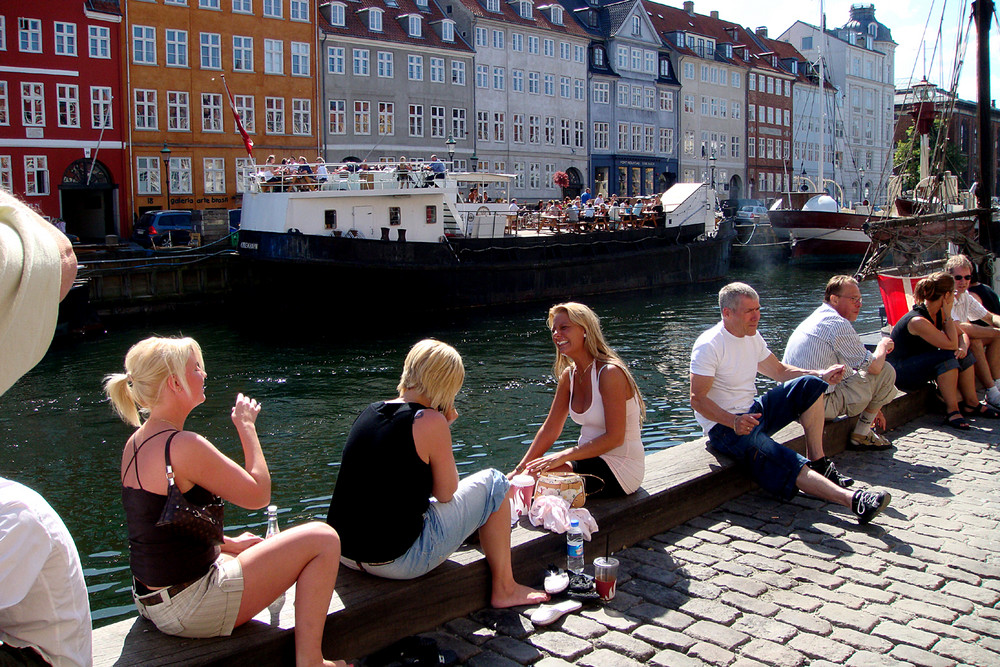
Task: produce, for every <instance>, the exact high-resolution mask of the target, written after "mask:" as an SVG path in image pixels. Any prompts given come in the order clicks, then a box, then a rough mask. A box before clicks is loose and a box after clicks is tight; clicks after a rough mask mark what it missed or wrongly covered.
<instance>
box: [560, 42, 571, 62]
mask: <svg viewBox="0 0 1000 667" xmlns="http://www.w3.org/2000/svg"><path fill="white" fill-rule="evenodd" d="M572 57H573V50H572V49H571V48H570V43H569V42H559V58H560V59H562V60H571V59H572Z"/></svg>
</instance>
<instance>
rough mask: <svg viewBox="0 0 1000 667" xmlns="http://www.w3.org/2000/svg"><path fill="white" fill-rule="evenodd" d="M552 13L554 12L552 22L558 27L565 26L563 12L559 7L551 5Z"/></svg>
mask: <svg viewBox="0 0 1000 667" xmlns="http://www.w3.org/2000/svg"><path fill="white" fill-rule="evenodd" d="M549 7H550V11H551V12H552V22H553V23H555V24H556V25H562V24H563V10H562V7H560V6H559V5H555V4H553V5H549Z"/></svg>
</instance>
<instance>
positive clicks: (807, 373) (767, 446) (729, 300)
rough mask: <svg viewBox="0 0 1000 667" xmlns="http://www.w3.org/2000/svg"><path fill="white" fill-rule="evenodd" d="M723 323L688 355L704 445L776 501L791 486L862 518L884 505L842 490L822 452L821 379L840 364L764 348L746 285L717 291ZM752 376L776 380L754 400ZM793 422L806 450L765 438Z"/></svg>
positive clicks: (830, 379) (832, 378)
mask: <svg viewBox="0 0 1000 667" xmlns="http://www.w3.org/2000/svg"><path fill="white" fill-rule="evenodd" d="M719 308H720V309H721V310H722V321H721V322H719V323H718V324H716V325H715V326H714V327H712V328H711V329H709V330H708V331H705V332H704V333H702V334H701V335H700V336H698V339H697V340H696V341H695V344H694V349H693V350H692V352H691V407H692V408H693V409H694V412H695V417H696V418H697V420H698V423H699V424H701V427H702V429H703V430H704V432H705V435H706V436H708V445H709V447H710V448H711V449H714V450H715V451H717V452H719V453H721V454H724V455H726V456H728V457H730V458H732V459H734V460H735V461H736V462H737V463H739V464H740V465H742V466H743V467H745V468H748V469H749V472H750V474H751V476H752V477H753V480H754V481H755V482H757V484H759V485H760V486H761V487H762V488H764V489H765V490H767V491H769V492H770V493H773V494H774V495H776V496H778V497H779V498H781V499H782V500H791V499H792V498H793V497H794V496H795V494H796V493H797V492H798V491H802V492H804V493H808V494H809V495H811V496H815V497H817V498H821V499H822V500H826V501H827V502H832V503H837V504H839V505H843V506H844V507H848V508H850V509H851V511H852V512H853V513H854V514H855V516H857V518H858V522H859V523H868V522H869V521H871V520H872V519H873V518H874V517H875V516H876V515H878V514H879V512H881V511H882V510H883V509H885V507H886V506H887V505H888V504H889V500H890V496H889V494H888V493H887V492H885V491H876V490H867V491H864V490H858V491H855V492H854V493H853V494H852V493H851V492H850V491H848V490H847V487H849V486H851V485H852V484H854V480H853V479H851V478H849V477H845V476H843V475H841V474H840V473H839V472H838V471H837V469H836V468H835V467H834V465H833V463H832V462H830V461H829V459H827V458H826V457H825V456H824V455H823V426H824V420H823V395H824V393H825V392H826V387H827V383H837V382H840V380H841V378H843V375H844V366H843V365H842V364H835V365H833V366H830V367H829V368H826V369H823V370H806V369H803V368H797V367H795V366H789V365H788V364H784V363H782V362H780V361H778V358H777V357H775V356H774V354H773V353H772V352H771V351H770V350H769V349H768V348H767V343H765V342H764V338H763V337H762V336H761V335H760V332H758V331H757V324H758V322H759V321H760V298H759V297H758V296H757V292H756V291H754V289H753V288H752V287H750V286H749V285H747V284H745V283H730V284H729V285H726V286H725V287H723V288H722V289H721V290H720V291H719ZM757 373H761V374H763V375H766V376H767V377H769V378H771V379H773V380H776V381H778V382H779V383H780V384H779V385H778V386H776V387H774V388H773V389H771V390H770V391H768V392H767V393H766V394H764V395H763V396H761V397H760V398H757V397H756V390H755V387H754V380H755V379H756V377H757ZM794 420H798V421H799V423H800V424H802V429H803V430H804V431H805V438H806V453H807V454H808V455H809V459H813V460H812V461H810V460H809V459H807V458H806V457H804V456H802V455H801V454H799V453H798V452H795V451H793V450H791V449H789V448H788V447H785V446H783V445H780V444H778V443H777V442H775V441H774V440H773V439H772V438H771V435H772V434H774V433H776V432H777V431H778V430H779V429H781V428H784V427H785V426H786V425H788V424H789V423H791V422H792V421H794Z"/></svg>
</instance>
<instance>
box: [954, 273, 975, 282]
mask: <svg viewBox="0 0 1000 667" xmlns="http://www.w3.org/2000/svg"><path fill="white" fill-rule="evenodd" d="M953 277H954V278H955V280H971V279H972V274H971V273H970V274H968V275H965V276H953Z"/></svg>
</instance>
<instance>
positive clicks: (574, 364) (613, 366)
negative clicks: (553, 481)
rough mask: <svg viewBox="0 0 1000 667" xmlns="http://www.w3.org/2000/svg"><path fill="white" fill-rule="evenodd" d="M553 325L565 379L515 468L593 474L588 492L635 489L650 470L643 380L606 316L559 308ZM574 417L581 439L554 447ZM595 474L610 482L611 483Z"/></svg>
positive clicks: (574, 306) (552, 314)
mask: <svg viewBox="0 0 1000 667" xmlns="http://www.w3.org/2000/svg"><path fill="white" fill-rule="evenodd" d="M547 323H548V327H549V331H551V333H552V342H553V343H554V344H555V347H556V361H555V365H554V366H553V368H552V371H553V374H554V375H555V377H557V378H559V385H558V386H557V387H556V395H555V398H554V399H553V400H552V407H550V408H549V414H548V417H546V418H545V423H544V424H542V427H541V428H540V429H539V430H538V433H537V434H535V438H534V440H533V441H532V442H531V446H530V447H529V448H528V451H527V453H526V454H525V455H524V457H523V458H522V459H521V462H520V463H519V464H518V465H517V468H515V470H514V472H515V473H520V472H527V473H529V474H531V475H534V476H537V475H539V474H541V473H543V472H546V471H549V470H552V471H570V470H573V471H576V472H578V473H583V474H585V476H584V483H585V484H586V485H587V493H588V494H589V493H592V492H593V491H597V493H598V495H602V496H624V495H628V494H631V493H634V492H635V491H636V490H637V489H638V488H639V486H640V485H641V484H642V477H643V474H644V473H645V459H644V456H645V453H644V451H643V446H642V433H641V431H642V422H643V421H644V417H645V411H646V408H645V404H644V403H643V400H642V394H641V393H640V392H639V387H638V385H636V382H635V378H634V377H632V373H631V372H629V370H628V367H627V366H626V365H625V362H624V361H622V360H621V358H620V357H619V356H618V354H617V353H616V352H615V351H614V350H613V349H611V347H610V346H609V345H608V344H607V342H606V341H605V340H604V334H603V333H602V331H601V323H600V320H599V319H598V317H597V314H596V313H594V311H593V310H591V309H590V308H588V307H587V306H585V305H583V304H582V303H573V302H569V303H560V304H557V305H555V306H552V308H550V309H549V316H548V320H547ZM567 417H571V418H572V419H573V421H574V422H576V423H577V424H579V425H580V438H579V440H578V442H577V444H576V445H575V446H574V447H569V448H566V449H562V450H560V451H558V452H553V453H551V454H549V453H547V452H548V451H549V449H550V448H551V447H552V445H553V444H555V442H556V440H557V439H558V438H559V436H560V435H561V434H562V430H563V426H565V424H566V418H567ZM590 475H594V476H596V477H599V478H600V479H601V480H603V482H604V487H603V489H599V487H600V484H599V483H598V482H597V481H596V480H595V479H594V478H593V477H590ZM598 489H599V490H598Z"/></svg>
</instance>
